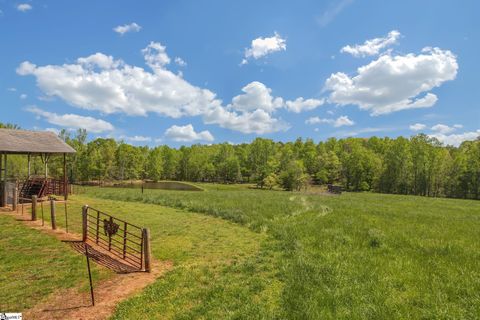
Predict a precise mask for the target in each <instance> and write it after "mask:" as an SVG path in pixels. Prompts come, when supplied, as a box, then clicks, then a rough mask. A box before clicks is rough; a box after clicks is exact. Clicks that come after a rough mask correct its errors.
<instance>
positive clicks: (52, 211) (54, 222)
mask: <svg viewBox="0 0 480 320" xmlns="http://www.w3.org/2000/svg"><path fill="white" fill-rule="evenodd" d="M50 220H52V229H53V230H57V218H56V215H55V200H54V199H50Z"/></svg>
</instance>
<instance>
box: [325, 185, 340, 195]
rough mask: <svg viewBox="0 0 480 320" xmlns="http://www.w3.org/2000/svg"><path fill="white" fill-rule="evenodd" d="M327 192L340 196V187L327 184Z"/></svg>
mask: <svg viewBox="0 0 480 320" xmlns="http://www.w3.org/2000/svg"><path fill="white" fill-rule="evenodd" d="M327 191H328V192H330V193H334V194H342V187H341V186H336V185H333V184H327Z"/></svg>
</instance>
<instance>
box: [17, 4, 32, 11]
mask: <svg viewBox="0 0 480 320" xmlns="http://www.w3.org/2000/svg"><path fill="white" fill-rule="evenodd" d="M32 9H33V7H32V6H31V5H30V4H28V3H20V4H19V5H18V6H17V10H18V11H21V12H27V11H29V10H32Z"/></svg>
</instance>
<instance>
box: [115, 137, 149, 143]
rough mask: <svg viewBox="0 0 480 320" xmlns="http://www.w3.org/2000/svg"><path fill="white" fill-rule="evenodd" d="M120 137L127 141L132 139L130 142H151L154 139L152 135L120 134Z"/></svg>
mask: <svg viewBox="0 0 480 320" xmlns="http://www.w3.org/2000/svg"><path fill="white" fill-rule="evenodd" d="M119 139H122V140H125V141H130V142H150V141H152V138H151V137H145V136H132V137H129V136H120V137H119Z"/></svg>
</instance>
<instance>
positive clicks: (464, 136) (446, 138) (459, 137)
mask: <svg viewBox="0 0 480 320" xmlns="http://www.w3.org/2000/svg"><path fill="white" fill-rule="evenodd" d="M429 137H431V138H437V139H438V140H439V141H440V142H442V143H443V144H445V145H452V146H456V147H457V146H459V145H460V144H461V143H462V142H464V141H473V140H475V139H477V138H478V137H480V129H479V130H477V131H470V132H464V133H459V134H444V133H435V134H430V135H429Z"/></svg>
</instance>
